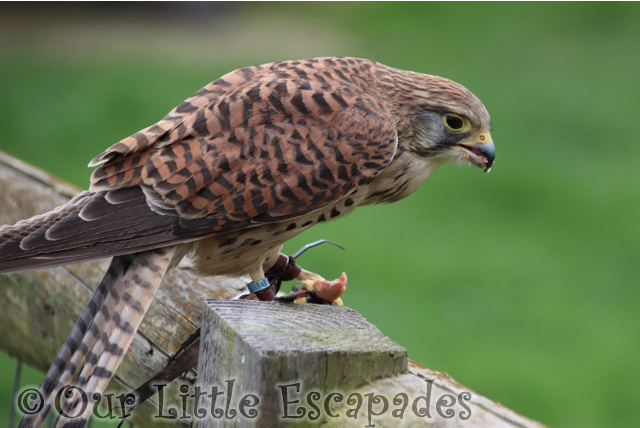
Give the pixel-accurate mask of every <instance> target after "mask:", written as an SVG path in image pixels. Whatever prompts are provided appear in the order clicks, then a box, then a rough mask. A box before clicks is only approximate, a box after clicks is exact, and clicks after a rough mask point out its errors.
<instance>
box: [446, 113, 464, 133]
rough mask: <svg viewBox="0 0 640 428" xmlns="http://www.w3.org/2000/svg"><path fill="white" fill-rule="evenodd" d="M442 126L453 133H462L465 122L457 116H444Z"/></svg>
mask: <svg viewBox="0 0 640 428" xmlns="http://www.w3.org/2000/svg"><path fill="white" fill-rule="evenodd" d="M444 124H445V126H446V127H447V128H448V129H449V130H450V131H454V132H460V131H464V129H465V128H466V127H467V126H466V121H465V120H464V119H463V118H462V117H460V116H458V115H457V114H446V115H445V116H444Z"/></svg>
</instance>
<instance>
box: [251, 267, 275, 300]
mask: <svg viewBox="0 0 640 428" xmlns="http://www.w3.org/2000/svg"><path fill="white" fill-rule="evenodd" d="M249 275H250V276H251V282H250V283H249V284H247V288H248V289H249V293H252V294H255V295H256V297H257V298H258V299H260V300H262V301H267V302H270V301H272V300H273V299H274V298H275V297H276V295H275V293H274V291H273V287H272V286H271V283H270V282H269V278H267V277H266V276H265V275H264V269H262V266H259V267H258V268H257V269H256V270H254V271H253V272H251V273H250V274H249Z"/></svg>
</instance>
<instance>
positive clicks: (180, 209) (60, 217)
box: [0, 58, 495, 427]
mask: <svg viewBox="0 0 640 428" xmlns="http://www.w3.org/2000/svg"><path fill="white" fill-rule="evenodd" d="M489 131H490V119H489V114H488V112H487V110H486V109H485V107H484V105H483V104H482V102H481V101H480V100H479V99H478V98H477V97H476V96H475V95H474V94H472V93H471V92H470V91H469V90H467V89H466V88H464V87H463V86H461V85H459V84H457V83H454V82H452V81H450V80H447V79H444V78H442V77H436V76H431V75H426V74H419V73H415V72H411V71H404V70H399V69H396V68H392V67H388V66H386V65H383V64H380V63H378V62H375V61H371V60H367V59H358V58H313V59H308V60H301V61H284V62H275V63H269V64H263V65H259V66H255V67H246V68H241V69H238V70H235V71H232V72H230V73H228V74H226V75H224V76H222V77H221V78H219V79H218V80H215V81H214V82H212V83H209V84H208V85H207V86H205V87H204V88H202V89H201V90H199V91H198V92H197V93H196V94H195V95H193V96H192V97H190V98H188V99H187V100H186V101H184V102H183V103H181V104H180V105H178V106H177V107H176V108H174V109H173V110H172V111H171V112H170V113H169V114H168V115H167V116H165V117H164V119H162V120H161V121H159V122H158V123H156V124H154V125H152V126H150V127H148V128H145V129H143V130H142V131H140V132H137V133H135V134H133V135H132V136H130V137H128V138H125V139H124V140H122V141H120V142H118V143H116V144H114V145H113V146H111V147H110V148H109V149H107V150H106V151H105V152H103V153H102V154H100V155H99V156H97V157H96V158H95V159H93V160H92V161H91V163H90V164H89V166H92V167H96V169H95V170H94V172H93V174H92V176H91V186H90V189H89V190H88V191H85V192H82V193H80V194H79V195H77V196H76V197H74V198H73V199H72V200H70V201H69V202H68V203H67V204H65V205H62V206H60V207H58V208H56V209H55V210H53V211H51V212H48V213H46V214H42V215H38V216H35V217H33V218H31V219H28V220H23V221H20V222H18V223H17V224H15V225H13V226H4V227H3V228H0V272H9V271H16V270H22V269H34V268H43V267H48V266H55V265H60V264H64V263H69V262H75V261H81V260H89V259H95V258H102V257H113V259H112V261H111V265H110V267H109V269H108V271H107V273H106V275H105V277H104V279H103V280H102V282H101V284H100V286H99V287H98V289H97V290H96V292H95V293H94V295H93V297H92V298H91V301H90V303H89V305H88V306H87V308H86V309H85V311H84V312H83V314H82V315H81V318H80V320H79V321H78V323H77V324H76V326H75V327H74V328H73V330H72V332H71V334H70V336H69V338H68V339H67V341H66V342H65V343H64V345H63V347H62V349H61V350H60V352H59V354H58V356H57V357H56V359H55V361H54V362H53V365H52V366H51V368H50V369H49V372H48V373H47V375H46V377H45V379H44V381H43V383H42V385H41V392H42V393H43V395H44V397H45V399H46V404H47V405H46V406H45V410H44V411H42V412H40V413H39V414H38V415H36V416H33V417H31V416H25V417H24V418H23V420H22V421H21V424H20V426H21V427H28V426H38V425H39V424H40V423H41V422H42V421H43V420H44V417H45V416H46V414H47V411H48V410H49V409H50V405H51V403H52V398H53V397H54V396H55V394H56V392H57V391H58V390H59V388H61V387H62V386H64V385H68V384H73V385H76V386H79V387H80V388H82V389H83V390H84V391H85V392H86V393H87V396H88V397H89V399H90V400H92V398H91V397H92V395H93V393H95V392H98V393H102V392H103V391H104V389H105V388H106V386H107V384H108V383H109V381H110V379H111V378H112V376H113V374H114V372H115V371H116V369H117V367H118V364H119V363H120V360H121V359H122V357H123V355H124V353H125V352H126V351H127V349H128V347H129V345H130V343H131V340H132V338H133V336H134V334H135V332H136V330H137V329H138V327H139V325H140V322H141V320H142V318H143V316H144V314H145V312H146V311H147V309H148V308H149V305H150V303H151V300H152V298H153V295H154V293H155V291H156V290H157V289H158V287H159V285H160V282H161V280H162V277H163V275H164V274H165V272H166V271H167V270H168V269H170V268H171V267H173V266H175V265H176V264H177V263H178V261H179V260H180V259H181V258H183V257H184V256H186V255H188V256H190V257H192V258H193V262H194V266H195V269H196V270H197V271H199V272H200V273H201V274H203V275H221V274H225V275H237V276H239V275H246V274H248V275H250V276H251V279H252V283H251V286H252V287H253V288H252V290H259V289H260V288H261V287H265V286H268V282H267V283H266V284H265V282H266V280H265V275H264V271H265V270H266V269H268V268H269V267H270V266H271V265H272V264H273V263H274V261H275V260H276V258H277V257H278V255H279V253H280V249H281V247H282V245H283V243H284V242H286V241H287V240H288V239H291V238H292V237H294V236H296V235H297V234H299V233H300V232H303V231H304V230H306V229H308V228H310V227H312V226H313V225H315V224H317V223H321V222H324V221H328V220H333V219H336V218H338V217H342V216H344V215H346V214H348V213H350V212H351V211H353V210H354V209H355V208H356V207H358V206H360V205H369V204H374V203H386V202H393V201H397V200H399V199H402V198H404V197H406V196H408V195H409V194H411V193H412V192H413V191H415V190H416V189H417V188H418V187H419V186H420V185H421V184H422V183H423V182H424V181H425V180H426V179H427V178H428V177H429V176H430V175H431V174H432V173H433V172H434V171H435V170H436V169H437V168H438V167H439V166H440V165H442V164H443V163H444V162H446V161H448V160H459V161H464V162H468V163H471V164H474V165H476V166H479V167H481V168H482V169H484V170H485V171H488V170H489V169H490V168H491V165H492V164H493V160H494V156H495V149H494V145H493V141H492V139H491V135H490V133H489ZM94 404H95V403H94V402H90V403H89V405H88V406H87V409H86V411H85V412H84V414H83V415H82V417H80V418H76V419H72V420H71V419H65V418H62V417H61V418H60V419H59V420H58V423H57V425H56V426H64V427H69V426H73V427H81V426H84V424H85V422H86V421H87V419H88V418H89V416H90V415H91V411H92V409H93V406H94ZM73 405H74V404H73V402H72V403H71V404H69V406H73Z"/></svg>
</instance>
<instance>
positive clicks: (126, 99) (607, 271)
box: [0, 3, 640, 427]
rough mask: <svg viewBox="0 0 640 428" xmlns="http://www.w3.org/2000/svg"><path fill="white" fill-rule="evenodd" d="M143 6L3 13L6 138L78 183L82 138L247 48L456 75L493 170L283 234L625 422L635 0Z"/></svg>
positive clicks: (574, 401)
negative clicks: (483, 131)
mask: <svg viewBox="0 0 640 428" xmlns="http://www.w3.org/2000/svg"><path fill="white" fill-rule="evenodd" d="M83 16H84V15H83ZM89 16H90V15H89ZM125 18H126V17H125ZM39 19H40V20H46V18H45V17H40V18H39ZM51 19H52V20H53V19H54V18H51ZM56 19H61V20H62V21H63V22H67V21H69V22H75V21H74V19H77V20H79V18H73V17H65V18H61V17H58V18H56ZM83 19H84V20H86V19H88V18H86V16H85V18H83ZM130 19H134V18H130ZM65 20H67V21H65ZM125 21H126V20H125ZM27 22H29V21H28V20H27ZM100 22H101V24H100V25H101V26H102V27H105V26H106V28H110V27H109V25H112V24H113V22H112V21H109V20H107V22H106V23H105V22H103V21H100ZM127 22H132V21H127ZM145 22H146V23H145V26H144V29H145V30H144V31H145V32H144V34H142V33H140V34H138V33H126V32H125V34H124V35H123V34H122V31H119V32H114V35H113V39H111V38H108V39H103V38H101V37H102V36H100V35H96V34H97V30H95V29H93V28H92V27H91V26H89V25H84V26H82V25H78V26H76V27H77V28H79V29H80V30H82V32H81V31H80V30H78V33H77V34H75V33H73V32H72V30H69V29H66V30H65V31H66V32H67V33H68V34H67V37H66V38H64V37H58V34H57V33H55V32H52V33H48V34H47V33H45V32H44V31H40V32H38V31H37V29H35V28H34V31H33V32H29V31H26V30H24V29H22V30H18V29H17V28H13V27H10V28H13V30H15V32H14V33H12V31H13V30H11V29H9V30H7V29H6V28H5V30H2V31H3V32H2V33H1V34H2V36H3V37H9V38H8V39H6V38H5V39H4V42H0V49H2V50H1V51H0V149H1V150H4V151H7V152H9V153H12V154H14V155H16V156H19V157H21V158H23V159H26V160H28V161H30V162H32V163H34V164H36V165H38V166H40V167H42V168H44V169H46V170H48V171H50V172H52V173H54V174H57V175H59V176H61V177H63V178H65V179H67V180H69V181H71V182H73V183H75V184H77V185H79V186H83V187H86V186H87V183H88V176H89V172H90V171H89V170H88V169H87V168H86V167H85V165H86V163H87V162H88V160H90V159H91V158H92V157H93V156H95V155H96V154H97V153H99V152H100V151H101V150H103V149H104V148H106V147H107V146H109V145H111V144H112V143H113V142H115V141H117V140H119V139H121V138H123V137H125V136H127V135H129V134H131V133H132V132H135V131H137V130H139V129H141V128H143V127H145V126H147V125H149V124H151V123H153V122H154V121H156V120H157V119H159V118H161V117H162V116H163V115H164V114H165V113H166V112H167V111H168V110H170V109H171V108H172V107H173V106H174V105H176V104H177V103H178V102H180V101H181V100H182V99H184V98H186V97H187V96H189V95H190V94H192V93H193V92H195V91H196V90H197V89H199V88H200V87H201V86H203V85H204V84H206V83H207V82H208V81H210V80H213V79H215V78H216V77H218V76H219V75H221V74H223V73H224V72H226V71H229V70H231V69H233V68H236V67H238V66H242V65H250V64H256V63H261V62H266V61H271V60H279V59H292V58H304V57H311V56H317V55H351V56H360V57H368V58H372V59H376V60H379V61H381V62H383V63H386V64H389V65H393V66H396V67H399V68H406V69H412V70H416V71H420V72H426V73H431V74H438V75H442V76H446V77H449V78H452V79H454V80H456V81H458V82H460V83H463V84H464V85H466V86H467V87H469V88H470V89H471V90H472V91H474V92H475V93H476V94H477V95H478V96H479V97H480V98H481V99H482V100H483V101H484V102H485V104H486V105H487V107H488V108H489V111H490V112H491V114H492V120H493V123H494V131H493V136H494V140H495V142H496V145H497V149H498V155H497V163H496V165H495V167H494V168H493V171H492V172H491V174H489V175H485V174H481V173H480V171H479V170H478V169H476V168H461V167H457V166H447V167H443V168H442V169H441V170H439V171H438V172H437V173H436V174H435V176H433V177H432V178H431V179H430V180H429V181H428V182H427V184H426V185H425V186H424V187H423V188H422V189H421V190H420V191H418V192H417V194H415V195H413V196H412V197H410V198H408V199H406V200H404V201H402V202H399V203H396V204H393V205H389V206H378V207H367V208H363V209H360V210H358V211H357V212H356V213H354V214H353V215H352V216H350V217H348V218H346V219H343V220H341V221H338V222H335V223H331V224H327V225H322V226H318V227H316V228H314V229H312V230H311V231H309V232H307V233H305V234H303V235H302V236H300V237H298V238H296V239H295V240H294V242H292V243H290V244H289V245H288V247H287V249H288V250H290V251H293V250H294V249H295V248H297V247H298V246H300V245H301V244H302V243H305V242H309V241H312V240H315V239H318V238H321V237H322V238H328V239H332V240H335V241H338V242H340V243H342V244H343V245H345V246H346V247H348V252H346V253H343V252H341V251H339V250H335V249H333V248H329V247H327V248H320V249H318V250H316V251H314V252H311V253H309V254H308V255H305V257H304V259H303V260H302V262H303V263H304V266H305V267H306V268H307V269H311V270H315V271H317V272H320V273H322V274H323V275H324V276H327V277H331V276H337V275H339V274H340V272H342V271H343V270H344V271H347V273H348V275H349V280H350V282H349V287H348V291H347V293H346V296H345V300H346V302H347V304H348V305H350V306H352V307H353V308H355V309H357V310H358V311H359V312H361V313H362V314H364V315H365V316H366V317H367V318H368V319H369V320H370V321H372V322H373V323H374V324H376V325H377V326H379V327H380V329H381V330H382V331H383V332H385V333H386V334H387V335H389V336H390V337H391V338H393V339H394V340H396V341H397V342H399V343H400V344H401V345H403V346H405V347H406V348H407V349H408V350H409V355H410V357H411V358H413V359H414V360H416V361H418V362H420V363H422V364H424V365H426V366H428V367H430V368H433V369H436V370H441V371H446V372H449V373H450V374H451V375H452V376H453V377H454V378H456V379H457V380H458V381H460V382H461V383H463V384H465V385H467V386H469V387H471V388H472V389H474V390H476V391H477V392H478V393H480V394H483V395H486V396H487V397H489V398H491V399H494V400H496V401H499V402H501V403H503V404H504V405H506V406H508V407H510V408H512V409H514V410H516V411H518V412H521V413H522V414H524V415H526V416H529V417H531V418H533V419H537V420H540V421H541V422H544V423H548V424H550V425H553V426H563V427H600V426H631V425H632V421H633V420H634V417H635V419H636V421H637V409H638V406H639V405H640V400H639V399H638V396H639V392H640V391H639V390H638V386H637V385H638V380H639V379H640V366H639V365H638V354H639V353H640V340H639V338H638V324H639V317H638V308H639V306H640V288H639V287H638V285H639V284H638V283H639V282H640V281H639V280H640V268H639V266H638V265H639V264H638V250H639V249H640V248H639V246H640V227H639V222H638V219H639V217H640V216H639V214H640V209H639V208H640V199H639V198H638V196H639V195H638V188H639V186H638V185H639V180H638V178H640V177H639V174H638V159H639V155H640V140H639V139H638V126H637V125H638V117H637V116H638V111H639V110H640V54H639V53H638V46H640V26H639V25H638V23H639V22H640V5H638V4H628V3H625V4H593V3H590V4H575V3H572V4H549V3H545V4H503V3H500V4H495V3H494V4H477V3H474V4H468V3H455V4H453V3H435V4H432V3H429V4H424V3H411V4H409V3H369V4H362V3H359V4H290V3H289V4H260V5H256V4H245V5H243V6H239V7H237V8H236V9H233V10H226V11H225V15H224V19H217V20H215V21H214V22H213V23H212V24H211V25H208V26H207V25H205V24H202V23H199V24H198V26H195V27H194V28H187V30H185V31H184V32H183V31H180V30H181V29H184V28H186V27H184V26H183V27H174V25H173V24H172V23H171V22H170V21H169V24H170V25H169V24H168V23H167V22H166V21H160V22H158V23H154V22H150V20H149V19H147V21H145ZM1 23H2V22H0V24H1ZM76 24H77V22H76ZM60 25H62V24H60ZM132 25H133V24H132ZM34 27H35V26H34ZM76 27H74V26H73V25H72V26H71V27H70V28H71V29H73V28H76ZM102 27H99V28H102ZM53 28H54V29H55V28H58V27H55V26H54V27H53ZM125 28H128V27H126V26H125ZM221 28H222V29H221ZM203 29H204V30H203ZM252 29H253V30H252ZM152 30H153V31H152ZM252 31H253V32H252ZM100 34H102V33H100ZM174 34H175V35H176V38H174V37H173V35H174ZM191 36H192V37H193V39H194V40H193V43H192V42H191V41H190V39H189V38H190V37H191ZM196 39H198V40H196ZM0 40H2V38H0ZM245 47H246V49H245ZM327 323H328V325H329V326H330V323H331V320H327ZM0 364H1V365H0V373H2V376H3V378H2V379H3V380H2V382H1V383H2V385H1V386H0V394H2V395H1V397H2V400H3V403H8V398H7V397H8V396H9V392H8V390H9V389H10V385H11V374H12V370H13V369H12V367H13V366H12V365H11V364H14V363H11V362H10V360H8V359H6V358H5V359H2V360H1V362H0ZM36 381H37V378H36V380H34V381H33V382H36ZM0 407H1V409H0V417H5V418H6V408H7V407H8V406H6V405H4V404H3V405H2V406H0ZM2 412H4V413H2Z"/></svg>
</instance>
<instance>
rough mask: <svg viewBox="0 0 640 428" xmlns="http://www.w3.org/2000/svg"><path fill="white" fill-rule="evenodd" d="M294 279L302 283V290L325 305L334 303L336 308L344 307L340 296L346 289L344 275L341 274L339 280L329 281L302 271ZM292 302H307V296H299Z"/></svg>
mask: <svg viewBox="0 0 640 428" xmlns="http://www.w3.org/2000/svg"><path fill="white" fill-rule="evenodd" d="M296 278H297V279H298V280H300V281H301V282H302V284H303V289H305V290H307V291H309V292H313V293H314V294H315V295H316V296H317V297H319V298H320V300H322V301H324V302H327V303H336V304H337V305H338V306H344V303H343V302H342V299H341V298H340V296H341V295H342V293H344V291H345V290H346V288H347V274H346V273H344V272H343V273H342V275H340V278H338V279H334V280H333V281H329V280H327V279H324V278H323V277H321V276H320V275H318V274H317V273H313V272H309V271H307V270H304V269H302V271H301V272H300V274H299V275H298V276H297V277H296ZM294 302H295V303H302V302H307V296H300V297H298V298H297V299H296V300H294Z"/></svg>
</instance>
